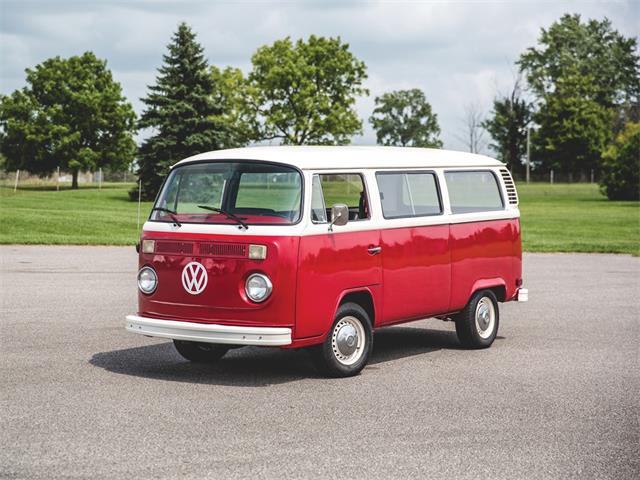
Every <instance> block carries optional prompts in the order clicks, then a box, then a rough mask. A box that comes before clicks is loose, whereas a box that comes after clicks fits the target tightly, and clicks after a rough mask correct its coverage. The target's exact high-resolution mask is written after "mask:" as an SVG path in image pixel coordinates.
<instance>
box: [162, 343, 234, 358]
mask: <svg viewBox="0 0 640 480" xmlns="http://www.w3.org/2000/svg"><path fill="white" fill-rule="evenodd" d="M173 345H174V346H175V347H176V350H177V351H178V353H179V354H180V355H182V356H183V357H184V358H186V359H187V360H189V361H191V362H194V363H215V362H217V361H218V360H220V359H221V358H222V357H224V354H225V353H227V352H228V351H229V347H227V346H226V345H219V344H215V343H202V342H187V341H184V340H174V341H173Z"/></svg>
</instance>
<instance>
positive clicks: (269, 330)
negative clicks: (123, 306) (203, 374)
mask: <svg viewBox="0 0 640 480" xmlns="http://www.w3.org/2000/svg"><path fill="white" fill-rule="evenodd" d="M125 327H126V329H127V330H128V331H130V332H133V333H139V334H141V335H146V336H148V337H162V338H172V339H175V340H186V341H190V342H205V343H226V344H230V345H263V346H271V347H275V346H281V345H290V344H291V329H290V328H286V327H238V326H231V325H215V324H206V323H193V322H178V321H175V320H160V319H157V318H149V317H140V316H138V315H127V320H126V323H125Z"/></svg>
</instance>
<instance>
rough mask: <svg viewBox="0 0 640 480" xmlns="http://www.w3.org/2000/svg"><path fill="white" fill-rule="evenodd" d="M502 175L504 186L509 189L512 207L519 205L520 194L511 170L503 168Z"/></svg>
mask: <svg viewBox="0 0 640 480" xmlns="http://www.w3.org/2000/svg"><path fill="white" fill-rule="evenodd" d="M500 174H501V175H502V180H503V181H504V186H505V188H506V189H507V199H508V200H509V203H510V204H511V205H518V192H517V191H516V186H515V184H514V183H513V178H511V174H510V173H509V170H507V169H506V168H501V169H500Z"/></svg>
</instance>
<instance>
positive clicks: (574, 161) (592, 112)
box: [533, 72, 613, 174]
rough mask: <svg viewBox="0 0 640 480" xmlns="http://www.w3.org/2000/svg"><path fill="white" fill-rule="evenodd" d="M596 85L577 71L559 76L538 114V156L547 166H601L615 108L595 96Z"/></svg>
mask: <svg viewBox="0 0 640 480" xmlns="http://www.w3.org/2000/svg"><path fill="white" fill-rule="evenodd" d="M595 88H596V87H595V86H594V82H593V81H592V79H591V78H590V77H588V76H583V75H580V74H578V73H577V72H576V73H574V74H573V75H566V76H565V77H563V78H561V79H559V80H558V82H557V83H556V89H555V91H554V92H553V93H550V94H549V95H547V96H545V98H544V101H543V103H542V105H541V107H540V110H539V111H538V112H537V113H536V114H535V115H534V119H535V121H536V123H537V124H538V126H539V128H538V129H537V130H536V132H535V135H534V137H533V142H534V145H535V157H536V159H537V160H540V163H541V164H542V166H543V168H545V169H547V170H548V169H554V170H556V171H561V172H564V173H569V174H574V173H576V172H580V171H582V172H587V171H589V170H590V169H597V168H598V165H599V162H600V156H601V154H602V151H603V150H604V148H605V146H606V145H607V143H608V141H609V139H610V137H611V125H612V120H613V118H612V110H610V109H607V108H605V107H603V106H602V105H600V104H598V103H597V102H596V101H595V100H593V94H594V93H593V90H594V89H595Z"/></svg>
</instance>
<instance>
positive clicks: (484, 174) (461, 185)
mask: <svg viewBox="0 0 640 480" xmlns="http://www.w3.org/2000/svg"><path fill="white" fill-rule="evenodd" d="M444 176H445V179H446V181H447V189H448V190H449V201H450V202H451V211H452V213H473V212H487V211H493V210H502V209H503V208H504V205H503V203H502V196H501V195H500V189H499V188H498V182H497V180H496V176H495V175H494V174H493V173H492V172H489V171H474V172H468V171H467V172H465V171H458V172H456V171H452V172H445V174H444Z"/></svg>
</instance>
